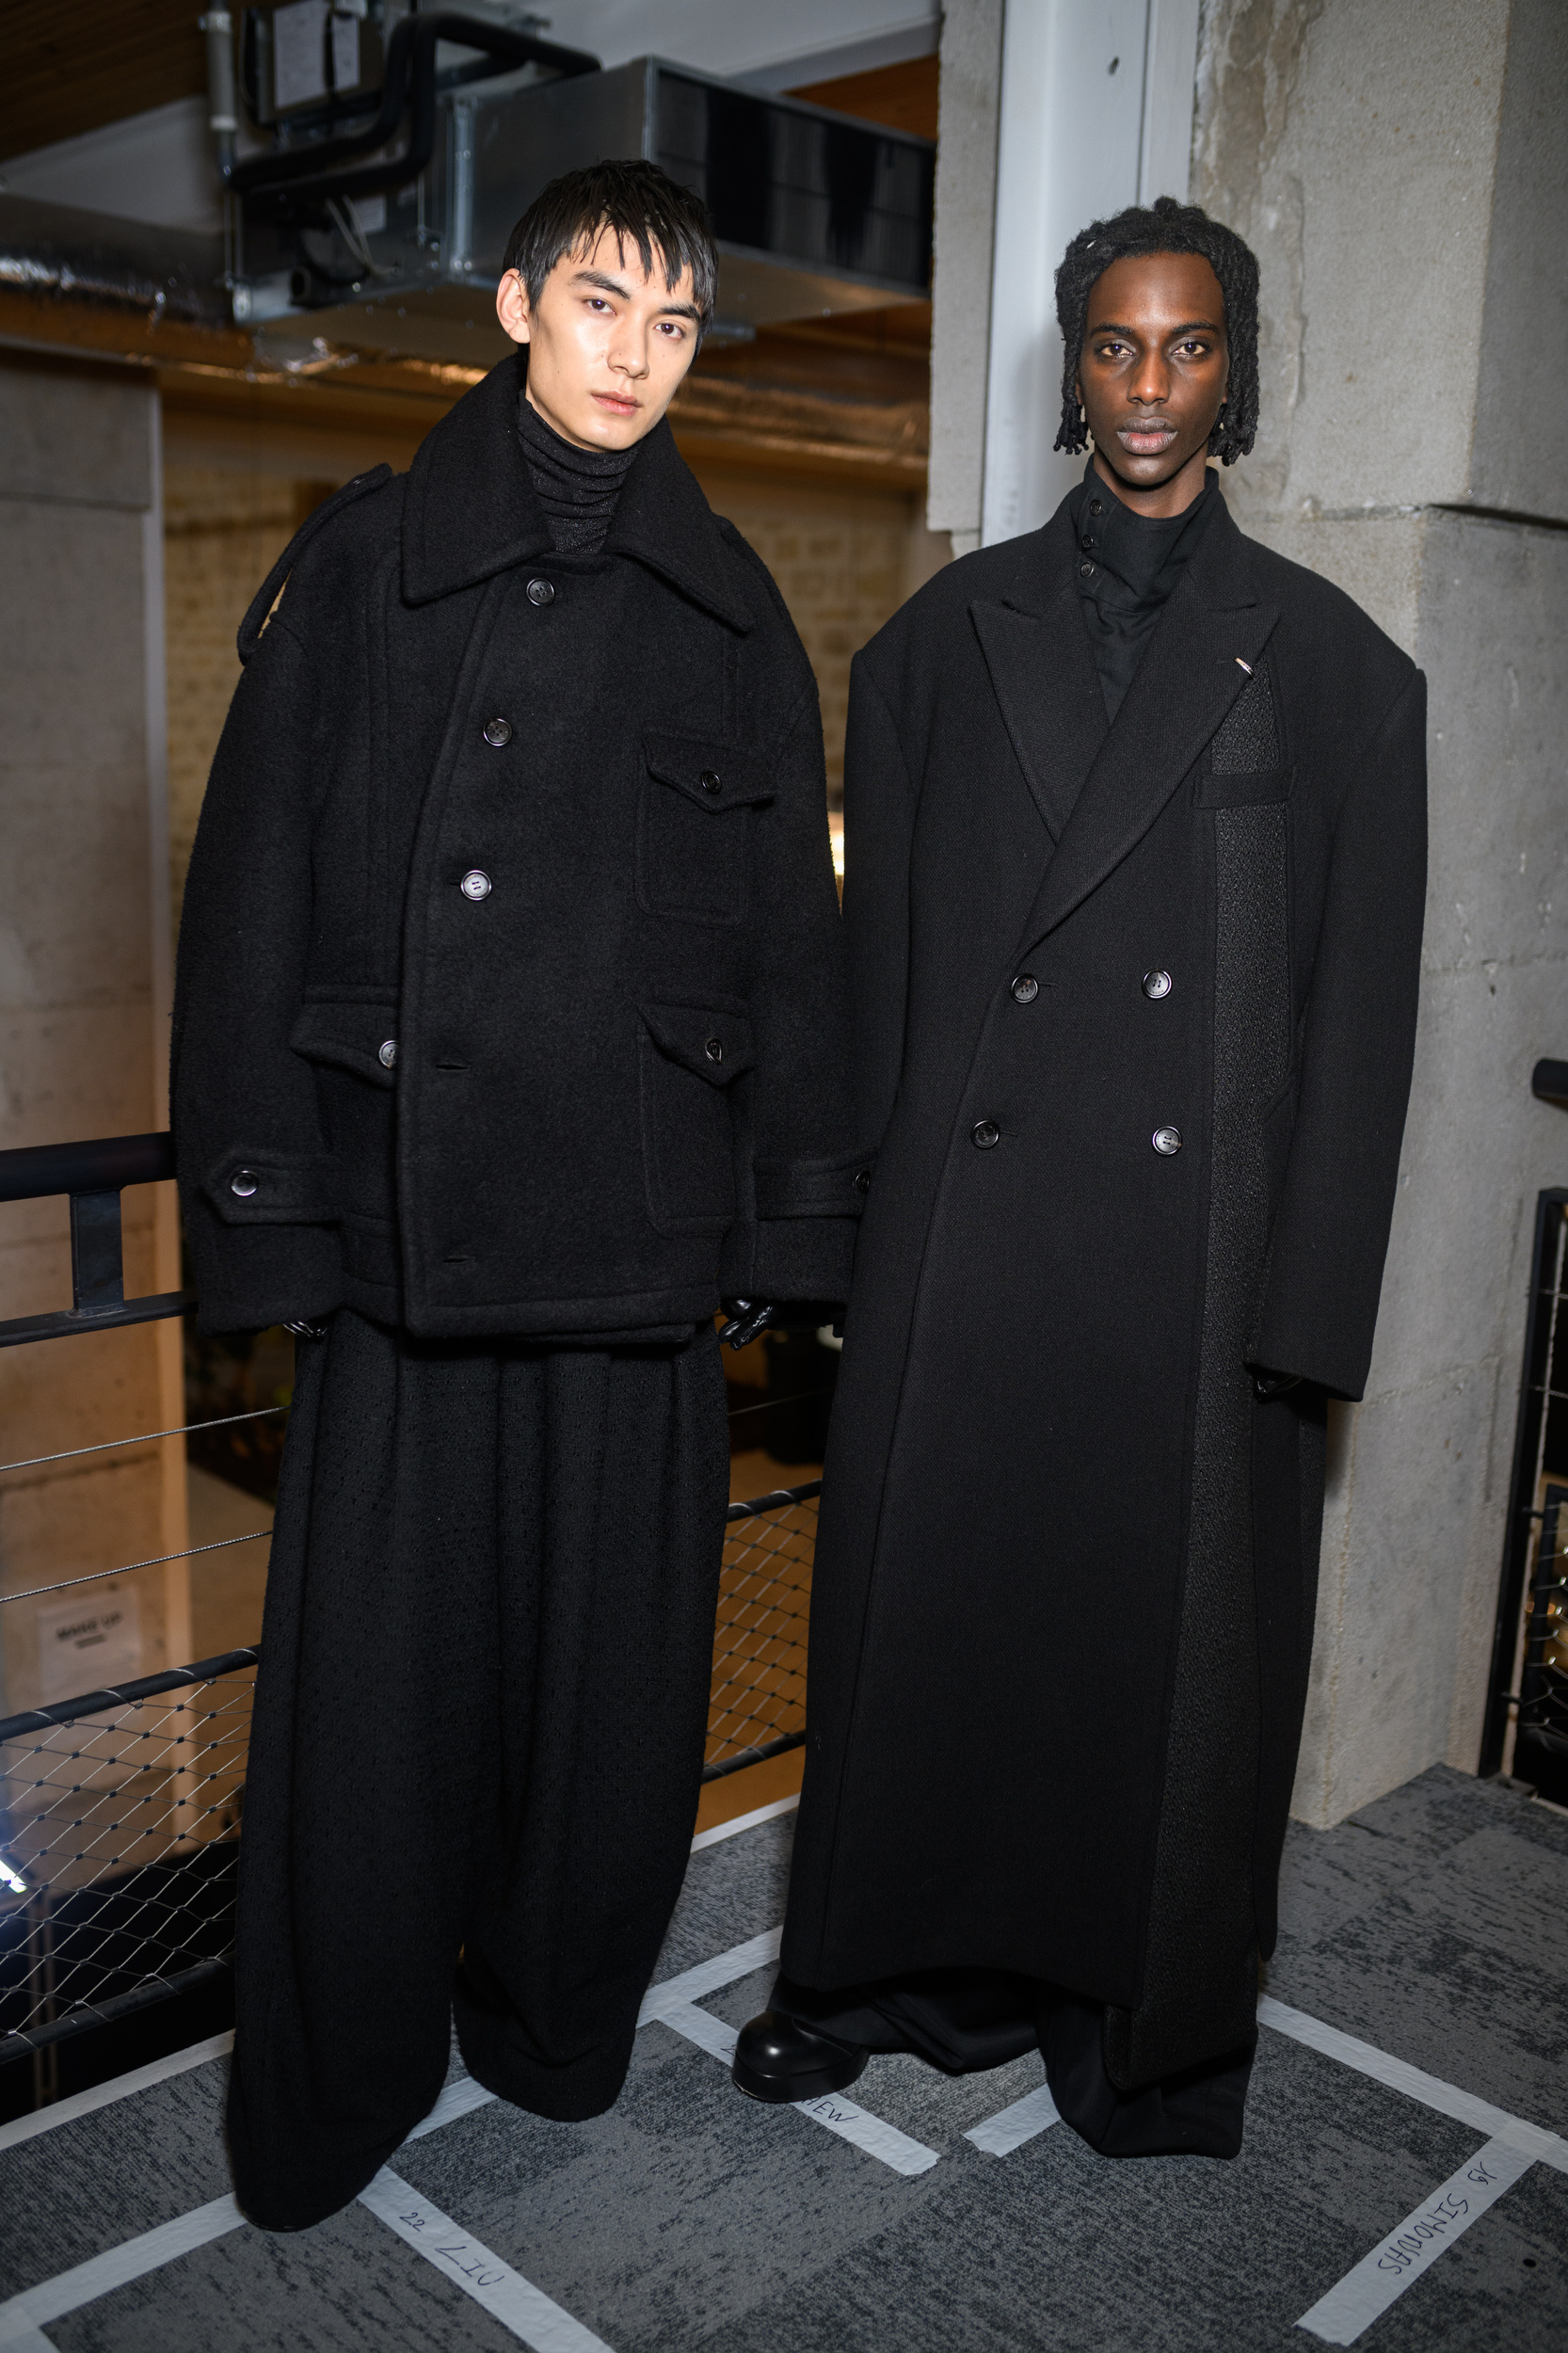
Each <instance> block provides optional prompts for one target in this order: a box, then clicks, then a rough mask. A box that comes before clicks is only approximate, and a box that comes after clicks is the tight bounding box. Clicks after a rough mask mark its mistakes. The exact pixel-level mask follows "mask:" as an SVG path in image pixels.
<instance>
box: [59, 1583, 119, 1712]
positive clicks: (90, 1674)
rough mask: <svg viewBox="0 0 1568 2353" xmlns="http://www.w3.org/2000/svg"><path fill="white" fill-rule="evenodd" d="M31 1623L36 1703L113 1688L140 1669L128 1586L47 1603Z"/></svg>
mask: <svg viewBox="0 0 1568 2353" xmlns="http://www.w3.org/2000/svg"><path fill="white" fill-rule="evenodd" d="M36 1624H37V1626H38V1654H39V1705H40V1707H50V1706H53V1705H54V1704H55V1703H56V1701H57V1700H73V1699H78V1698H81V1697H82V1696H83V1695H85V1694H86V1693H87V1692H88V1691H102V1690H104V1689H106V1688H118V1687H119V1686H120V1684H122V1683H130V1682H134V1681H135V1679H136V1676H137V1675H139V1674H140V1673H141V1610H140V1607H139V1604H138V1603H137V1600H136V1592H135V1590H134V1588H132V1587H131V1586H128V1585H111V1586H109V1587H107V1588H106V1589H104V1590H103V1591H101V1592H99V1593H96V1594H92V1595H89V1596H88V1598H87V1599H86V1600H82V1599H77V1600H74V1601H61V1602H52V1603H51V1604H50V1605H49V1607H48V1608H47V1609H40V1611H39V1613H38V1617H37V1620H36Z"/></svg>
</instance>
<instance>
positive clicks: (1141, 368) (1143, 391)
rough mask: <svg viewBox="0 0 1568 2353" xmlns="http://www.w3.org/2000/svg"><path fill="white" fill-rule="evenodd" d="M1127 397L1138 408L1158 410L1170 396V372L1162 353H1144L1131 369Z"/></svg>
mask: <svg viewBox="0 0 1568 2353" xmlns="http://www.w3.org/2000/svg"><path fill="white" fill-rule="evenodd" d="M1127 396H1128V400H1130V401H1132V402H1133V403H1134V404H1135V405H1136V406H1137V407H1138V408H1163V406H1164V404H1165V403H1166V401H1168V400H1169V399H1170V396H1171V371H1170V369H1169V368H1168V367H1167V365H1166V363H1165V356H1164V354H1163V352H1161V351H1160V350H1159V349H1158V348H1156V349H1154V350H1152V351H1146V352H1145V353H1144V357H1143V358H1142V360H1140V361H1139V362H1138V365H1137V366H1136V367H1135V368H1134V369H1133V371H1132V375H1131V377H1130V378H1129V380H1128V388H1127Z"/></svg>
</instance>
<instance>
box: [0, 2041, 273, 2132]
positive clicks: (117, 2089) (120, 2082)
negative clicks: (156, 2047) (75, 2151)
mask: <svg viewBox="0 0 1568 2353" xmlns="http://www.w3.org/2000/svg"><path fill="white" fill-rule="evenodd" d="M233 2047H234V2037H233V2030H232V2028H231V2030H230V2031H229V2033H228V2034H215V2035H214V2036H213V2037H212V2039H211V2041H207V2042H193V2043H192V2044H191V2045H190V2047H189V2049H188V2050H184V2051H174V2052H171V2053H170V2054H169V2056H168V2058H161V2059H152V2060H150V2061H149V2063H148V2064H147V2066H145V2067H138V2068H136V2070H135V2072H134V2073H132V2074H129V2075H116V2076H115V2077H114V2078H113V2079H112V2081H110V2082H109V2083H106V2084H93V2085H91V2086H89V2088H88V2089H87V2090H86V2091H73V2092H72V2095H71V2097H70V2099H69V2100H56V2102H55V2105H54V2106H53V2107H49V2108H39V2109H37V2110H35V2112H34V2113H33V2114H32V2115H31V2116H18V2117H13V2118H12V2120H11V2121H10V2122H9V2123H8V2124H0V2153H4V2152H5V2151H6V2150H8V2149H14V2148H16V2146H17V2145H18V2143H19V2142H21V2141H24V2140H32V2139H33V2138H34V2137H36V2136H37V2135H38V2134H39V2133H52V2132H53V2131H54V2129H55V2127H56V2124H73V2123H74V2122H75V2121H76V2119H77V2118H78V2117H79V2116H90V2115H91V2114H92V2112H93V2110H94V2108H106V2107H112V2106H113V2105H114V2103H115V2101H117V2100H126V2099H129V2097H130V2095H131V2093H132V2092H133V2091H151V2089H152V2086H153V2085H154V2084H161V2083H165V2082H167V2081H168V2077H169V2076H170V2075H183V2074H184V2073H185V2070H186V2069H187V2068H190V2067H201V2066H204V2065H205V2063H206V2061H207V2060H208V2059H215V2058H226V2057H228V2055H229V2053H230V2052H231V2051H232V2049H233Z"/></svg>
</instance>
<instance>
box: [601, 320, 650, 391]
mask: <svg viewBox="0 0 1568 2353" xmlns="http://www.w3.org/2000/svg"><path fill="white" fill-rule="evenodd" d="M610 365H611V366H612V367H613V368H614V369H615V371H616V375H617V376H630V377H632V380H633V381H638V380H640V379H641V378H642V377H643V376H646V375H647V374H648V328H644V327H638V326H637V325H636V323H635V322H634V321H633V320H632V319H623V320H622V321H621V328H620V333H619V334H618V335H617V336H616V340H615V343H614V344H613V345H612V347H611V351H610Z"/></svg>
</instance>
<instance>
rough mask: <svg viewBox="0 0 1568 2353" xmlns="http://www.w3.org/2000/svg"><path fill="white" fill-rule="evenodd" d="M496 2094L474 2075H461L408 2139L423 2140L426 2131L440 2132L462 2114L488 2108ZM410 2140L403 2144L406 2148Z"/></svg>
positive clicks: (467, 2114) (448, 2086) (449, 2086)
mask: <svg viewBox="0 0 1568 2353" xmlns="http://www.w3.org/2000/svg"><path fill="white" fill-rule="evenodd" d="M495 2096H496V2095H495V2093H494V2092H493V2091H487V2090H486V2089H485V2087H484V2085H483V2084H476V2083H475V2082H474V2080H473V2077H472V2075H459V2076H458V2078H457V2080H456V2083H455V2084H448V2085H447V2087H446V2089H445V2090H444V2091H443V2092H442V2093H441V2096H440V2099H439V2100H438V2101H437V2103H436V2105H435V2106H434V2107H433V2108H432V2109H431V2111H430V2113H429V2115H428V2116H427V2117H426V2118H425V2119H424V2122H423V2123H422V2124H416V2125H415V2126H414V2129H413V2131H412V2132H411V2133H410V2134H409V2135H408V2140H423V2139H424V2136H425V2134H426V2133H439V2132H440V2129H441V2126H442V2125H443V2124H456V2121H457V2119H458V2118H459V2117H460V2116H472V2114H473V2111H474V2109H475V2108H488V2106H489V2105H490V2102H491V2101H492V2100H493V2099H494V2098H495ZM408 2140H406V2141H405V2142H404V2144H403V2146H404V2147H405V2149H406V2148H407V2147H408Z"/></svg>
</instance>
